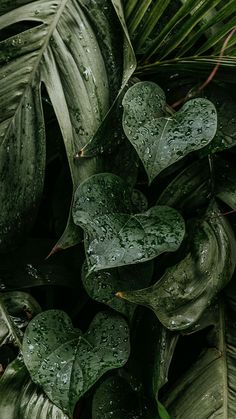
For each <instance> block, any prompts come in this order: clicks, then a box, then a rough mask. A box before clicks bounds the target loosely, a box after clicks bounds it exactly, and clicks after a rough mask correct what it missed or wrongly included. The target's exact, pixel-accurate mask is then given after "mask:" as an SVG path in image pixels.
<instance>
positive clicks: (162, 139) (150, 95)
mask: <svg viewBox="0 0 236 419" xmlns="http://www.w3.org/2000/svg"><path fill="white" fill-rule="evenodd" d="M165 105H166V101H165V95H164V92H163V91H162V90H161V89H160V87H159V86H157V85H156V84H155V83H153V82H140V83H137V84H135V85H134V86H132V87H131V88H130V89H129V90H128V91H127V93H126V94H125V96H124V99H123V107H124V113H123V128H124V131H125V134H126V136H127V137H128V139H129V140H130V142H131V143H132V144H133V146H134V148H135V149H136V151H137V153H138V155H139V157H140V159H141V160H142V162H143V165H144V167H145V170H146V172H147V174H148V178H149V181H150V182H151V181H152V180H153V179H154V178H155V177H156V176H157V175H158V174H159V173H160V172H161V171H162V170H164V169H166V168H167V167H168V166H170V165H171V164H173V163H175V162H177V161H178V160H180V159H182V158H183V157H184V156H186V155H187V154H189V153H190V152H192V151H195V150H199V149H200V148H202V147H204V146H206V145H207V144H209V142H210V141H211V140H212V139H213V138H214V135H215V133H216V129H217V113H216V109H215V106H214V105H213V104H212V103H211V102H210V101H209V100H207V99H202V98H197V99H192V100H189V101H188V102H187V103H185V104H184V106H183V107H182V109H181V110H179V111H178V112H176V113H173V114H170V113H169V114H168V113H167V111H166V110H165Z"/></svg>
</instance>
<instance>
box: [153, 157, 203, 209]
mask: <svg viewBox="0 0 236 419" xmlns="http://www.w3.org/2000/svg"><path fill="white" fill-rule="evenodd" d="M210 181H211V173H210V166H209V161H208V160H207V159H198V160H196V161H195V162H193V163H191V164H190V165H188V166H186V167H185V168H184V169H183V170H182V171H181V172H180V173H179V174H178V175H177V176H176V177H174V178H173V180H172V181H171V182H170V183H169V184H168V185H167V187H166V188H165V189H164V191H163V192H162V193H161V195H160V196H159V198H158V199H157V205H169V206H170V207H173V208H175V209H177V210H179V211H183V212H184V213H188V214H191V213H192V211H193V210H196V209H199V208H201V207H202V206H205V205H206V203H207V202H208V201H209V195H210V192H211V184H210Z"/></svg>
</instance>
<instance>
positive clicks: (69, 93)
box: [0, 0, 135, 250]
mask: <svg viewBox="0 0 236 419" xmlns="http://www.w3.org/2000/svg"><path fill="white" fill-rule="evenodd" d="M4 3H5V4H4V7H3V6H0V7H1V13H0V15H1V16H0V30H3V31H4V35H5V37H6V38H5V39H4V40H3V41H2V42H1V58H0V61H1V70H0V74H1V77H0V85H1V86H0V88H1V92H2V96H1V111H0V114H1V119H0V137H1V141H0V151H1V153H0V154H1V165H0V181H1V188H0V191H1V205H2V210H1V214H0V232H1V243H0V244H1V246H0V247H2V249H5V248H6V247H7V245H8V246H9V244H11V242H12V241H13V238H14V239H15V237H16V233H18V234H19V235H20V234H21V233H22V232H24V233H25V232H28V230H29V228H31V227H32V223H33V221H34V218H35V215H36V210H37V208H38V204H39V201H40V199H41V195H42V189H43V181H44V168H45V154H46V150H45V129H44V123H45V121H44V115H43V109H42V95H41V85H42V83H43V84H44V87H45V89H46V91H47V94H48V96H49V98H50V102H51V104H52V107H53V110H54V113H55V115H56V118H57V121H58V124H59V127H60V130H61V133H62V137H63V141H64V145H65V150H66V154H67V158H68V163H69V167H70V173H71V178H72V183H73V190H75V189H76V187H77V186H78V184H79V183H80V182H81V181H83V180H84V179H86V178H87V177H88V176H90V175H92V174H94V173H97V172H98V171H100V168H101V158H97V157H94V158H90V159H79V162H78V158H77V157H78V156H79V152H80V150H81V149H82V148H83V147H84V146H85V145H86V144H87V143H89V142H90V141H91V139H92V138H93V136H94V135H95V133H96V132H97V130H98V129H99V127H100V125H101V123H102V121H103V120H104V118H105V116H106V114H107V113H108V111H109V109H110V107H111V106H112V104H113V103H114V101H115V99H116V98H117V96H118V95H119V93H120V91H121V90H122V88H123V87H124V84H125V83H126V82H127V80H128V79H129V77H130V76H131V74H132V73H133V71H134V69H135V57H134V53H133V50H132V48H131V45H130V42H129V38H128V32H127V29H126V27H125V22H124V17H123V15H122V9H121V4H120V3H121V2H120V0H113V1H109V0H103V1H96V2H90V1H80V0H78V1H77V0H68V1H63V2H62V1H58V0H56V1H54V0H48V1H45V0H38V1H37V2H35V1H34V2H32V1H31V0H28V1H27V0H24V1H23V3H22V2H17V4H16V5H15V8H12V4H11V2H9V1H6V2H4ZM25 22H27V23H28V25H29V28H28V27H26V28H25ZM16 25H17V28H18V31H17V33H15V32H14V30H12V29H13V28H14V27H15V26H16ZM9 197H10V199H9ZM80 240H81V231H80V230H79V229H78V228H77V227H75V226H74V224H73V220H72V217H71V214H69V218H68V223H67V227H66V230H65V232H64V234H63V235H62V237H61V239H59V241H58V243H57V246H56V247H57V249H58V248H65V247H68V246H71V245H74V244H76V243H78V242H79V241H80ZM9 242H10V243H9ZM54 250H55V249H54Z"/></svg>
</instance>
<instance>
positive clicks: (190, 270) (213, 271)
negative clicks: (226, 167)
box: [117, 204, 236, 330]
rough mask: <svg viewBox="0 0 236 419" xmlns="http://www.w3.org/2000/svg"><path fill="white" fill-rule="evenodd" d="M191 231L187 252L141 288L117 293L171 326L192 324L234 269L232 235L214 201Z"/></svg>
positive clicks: (233, 239) (233, 237) (165, 324)
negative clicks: (154, 279)
mask: <svg viewBox="0 0 236 419" xmlns="http://www.w3.org/2000/svg"><path fill="white" fill-rule="evenodd" d="M191 231H192V232H191V234H190V237H189V249H188V251H187V254H186V256H185V257H184V259H182V260H181V261H180V262H179V263H177V265H174V266H172V267H170V268H168V269H167V270H166V272H165V273H164V275H163V276H162V277H161V279H160V280H159V281H158V282H156V283H155V284H154V285H152V286H151V287H149V288H146V289H143V290H138V291H131V292H124V293H123V292H121V293H118V294H117V296H119V297H122V298H125V299H127V300H128V301H131V302H134V303H136V304H142V305H145V306H147V307H149V308H151V309H152V310H153V311H154V312H155V313H156V315H157V317H158V318H159V320H160V321H161V322H162V324H163V325H164V326H165V327H167V328H169V329H171V330H182V329H186V328H188V327H191V326H192V325H194V324H195V323H196V322H197V321H198V319H199V318H200V316H201V314H202V313H203V311H204V310H205V308H206V307H207V306H209V304H210V303H211V301H212V300H213V298H214V297H215V296H216V294H217V293H218V292H219V291H220V290H221V289H222V288H223V287H225V285H226V284H227V283H228V282H229V280H230V279H231V277H232V274H233V272H234V269H235V264H236V257H235V255H236V240H235V236H234V233H233V231H232V229H231V227H230V224H229V223H228V222H227V221H226V219H225V218H224V217H223V216H221V215H220V214H219V212H218V209H217V206H216V205H215V204H213V206H212V205H211V206H210V207H209V209H208V211H207V213H206V216H205V217H204V218H203V219H202V220H199V221H196V223H195V225H193V224H191Z"/></svg>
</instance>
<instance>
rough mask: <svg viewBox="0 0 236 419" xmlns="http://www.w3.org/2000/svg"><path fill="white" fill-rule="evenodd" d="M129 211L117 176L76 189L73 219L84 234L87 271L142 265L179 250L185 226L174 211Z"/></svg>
mask: <svg viewBox="0 0 236 419" xmlns="http://www.w3.org/2000/svg"><path fill="white" fill-rule="evenodd" d="M131 211H132V202H131V198H130V191H129V189H128V188H127V186H126V184H125V183H124V181H122V180H121V178H119V177H117V176H113V175H111V174H108V173H107V174H106V173H104V174H99V175H94V176H92V177H90V178H89V179H88V180H87V181H85V182H83V184H82V185H81V186H80V187H79V188H78V189H77V191H76V194H75V202H74V207H73V217H74V222H75V224H77V225H80V226H81V227H83V229H84V230H85V232H86V253H87V263H88V267H89V270H100V269H106V268H112V267H117V266H122V265H127V264H134V263H137V262H144V261H147V260H149V259H153V258H154V257H156V256H158V255H159V254H161V253H163V252H168V251H175V250H177V249H178V247H179V245H180V244H181V242H182V240H183V237H184V233H185V227H184V221H183V219H182V217H181V216H180V214H179V213H178V212H177V211H175V210H174V209H172V208H169V207H166V206H163V207H162V206H159V207H158V206H157V207H152V208H150V209H149V210H148V211H146V212H144V213H142V214H135V215H132V214H130V212H131Z"/></svg>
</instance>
